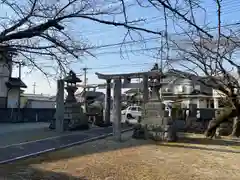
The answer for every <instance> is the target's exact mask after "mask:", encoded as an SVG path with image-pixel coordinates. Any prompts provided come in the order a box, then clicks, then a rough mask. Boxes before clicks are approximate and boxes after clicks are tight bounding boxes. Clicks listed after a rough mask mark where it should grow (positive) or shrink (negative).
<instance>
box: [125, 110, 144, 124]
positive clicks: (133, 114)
mask: <svg viewBox="0 0 240 180" xmlns="http://www.w3.org/2000/svg"><path fill="white" fill-rule="evenodd" d="M121 113H122V117H124V120H125V123H127V124H136V123H137V122H138V120H139V118H141V116H142V108H141V107H140V106H129V107H127V109H124V110H122V111H121Z"/></svg>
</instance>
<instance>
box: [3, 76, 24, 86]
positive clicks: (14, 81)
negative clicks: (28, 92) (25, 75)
mask: <svg viewBox="0 0 240 180" xmlns="http://www.w3.org/2000/svg"><path fill="white" fill-rule="evenodd" d="M6 85H7V86H8V87H9V88H12V87H21V88H27V85H26V84H25V83H24V82H23V81H22V80H21V79H19V78H13V77H10V78H9V80H8V82H6Z"/></svg>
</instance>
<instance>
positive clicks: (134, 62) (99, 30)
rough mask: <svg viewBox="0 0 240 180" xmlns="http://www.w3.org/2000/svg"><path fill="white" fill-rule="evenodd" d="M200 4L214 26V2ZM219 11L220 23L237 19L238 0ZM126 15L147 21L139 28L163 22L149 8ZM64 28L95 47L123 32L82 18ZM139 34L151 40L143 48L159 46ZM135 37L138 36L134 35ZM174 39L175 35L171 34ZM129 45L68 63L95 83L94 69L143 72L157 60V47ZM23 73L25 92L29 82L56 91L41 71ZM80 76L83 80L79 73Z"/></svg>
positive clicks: (41, 89)
mask: <svg viewBox="0 0 240 180" xmlns="http://www.w3.org/2000/svg"><path fill="white" fill-rule="evenodd" d="M204 6H205V7H207V11H208V17H207V18H206V21H207V23H208V24H209V25H210V26H211V27H214V26H216V24H217V16H216V5H215V4H214V1H213V0H205V1H204ZM222 12H223V13H222V24H233V23H236V22H238V19H239V15H240V13H239V12H240V1H238V0H228V1H225V2H223V10H222ZM128 14H129V17H130V18H131V19H139V18H146V19H147V20H146V23H145V24H144V25H143V27H148V28H152V29H155V30H163V29H164V21H163V20H162V18H163V17H161V15H160V14H159V12H157V11H154V10H153V9H140V8H139V7H138V8H134V7H132V8H131V9H130V10H129V12H128ZM196 21H197V22H199V23H200V24H201V23H202V22H203V21H204V19H203V14H202V13H200V12H199V13H198V15H196ZM68 28H69V30H70V31H71V33H73V34H74V36H75V37H79V38H83V39H85V40H87V41H88V43H89V44H91V45H96V46H99V45H105V44H114V43H120V42H122V40H123V37H124V35H125V33H126V29H124V28H116V27H112V26H107V25H102V24H98V23H93V22H90V21H84V20H81V19H78V20H75V22H74V24H71V26H70V27H68ZM168 31H169V33H170V34H171V33H174V31H175V30H174V29H173V26H172V25H171V24H170V23H169V28H168ZM142 35H143V36H144V38H146V39H149V38H153V39H152V40H149V41H147V43H146V44H145V45H146V47H144V48H145V49H149V48H150V49H151V48H155V47H159V46H160V44H161V38H160V37H159V38H155V37H156V36H153V35H151V34H147V33H142ZM173 36H174V35H173ZM135 38H136V39H139V38H138V37H137V36H136V35H135ZM174 38H179V37H177V36H174ZM128 40H129V39H128ZM130 45H131V46H128V47H127V51H128V53H127V54H126V53H125V54H124V56H123V57H122V56H121V53H120V46H112V47H107V48H100V49H97V50H94V51H92V52H91V53H93V54H94V55H95V57H92V56H84V57H79V61H78V62H77V63H74V64H71V68H72V70H73V71H74V72H76V73H77V74H83V71H82V68H84V67H87V68H89V69H88V71H87V79H88V81H87V83H88V84H98V83H104V81H101V80H99V79H98V78H97V76H96V75H95V72H100V73H105V74H111V73H128V72H139V71H147V70H149V69H150V68H151V67H152V66H153V64H154V63H155V62H158V63H159V62H160V60H159V58H158V59H157V58H156V56H157V52H158V51H157V50H151V51H143V50H141V49H142V48H143V44H142V43H134V44H133V43H132V44H130ZM131 49H133V50H134V53H132V52H129V51H130V50H131ZM125 50H126V49H125ZM158 57H159V56H158ZM27 72H28V69H27V68H26V67H24V68H23V69H22V80H23V81H24V82H25V83H26V85H27V86H28V88H27V89H26V91H25V93H33V84H34V83H36V87H35V91H36V93H37V94H41V93H42V94H49V95H55V94H56V81H55V80H52V79H48V80H47V79H46V78H45V77H44V76H43V74H42V73H41V72H37V71H34V72H32V73H27ZM13 76H16V77H17V76H18V69H17V68H15V69H14V71H13ZM80 78H81V79H83V77H82V76H81V77H80Z"/></svg>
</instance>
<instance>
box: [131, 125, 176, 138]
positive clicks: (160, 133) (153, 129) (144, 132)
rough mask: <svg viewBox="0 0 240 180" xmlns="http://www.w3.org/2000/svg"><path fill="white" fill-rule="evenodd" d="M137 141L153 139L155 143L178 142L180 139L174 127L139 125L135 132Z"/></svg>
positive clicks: (134, 135) (134, 136) (136, 126)
mask: <svg viewBox="0 0 240 180" xmlns="http://www.w3.org/2000/svg"><path fill="white" fill-rule="evenodd" d="M132 137H133V138H135V139H152V140H154V141H165V142H176V141H177V139H178V136H177V131H176V128H175V126H174V125H153V124H148V125H143V124H137V125H135V127H134V130H133V135H132Z"/></svg>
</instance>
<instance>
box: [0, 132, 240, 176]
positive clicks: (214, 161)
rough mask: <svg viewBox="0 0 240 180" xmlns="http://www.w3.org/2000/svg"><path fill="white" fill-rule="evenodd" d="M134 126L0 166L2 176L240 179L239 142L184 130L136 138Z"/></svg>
mask: <svg viewBox="0 0 240 180" xmlns="http://www.w3.org/2000/svg"><path fill="white" fill-rule="evenodd" d="M131 135H132V132H126V133H124V134H123V135H122V139H123V140H122V142H116V141H114V140H113V137H108V138H106V139H102V140H97V141H93V142H90V143H86V144H83V145H79V146H74V147H71V148H68V149H64V150H60V151H56V152H51V153H48V154H43V155H41V156H39V157H35V158H29V159H26V160H20V161H16V162H14V163H12V164H5V165H1V166H0V179H6V180H8V179H10V180H15V179H16V180H20V179H21V180H26V179H31V180H39V179H60V180H66V179H73V180H113V179H115V180H124V179H126V180H127V179H129V180H133V179H136V180H144V179H146V180H158V179H159V180H165V179H166V180H226V179H228V180H239V179H240V142H239V140H231V139H227V138H222V139H216V140H208V139H205V138H203V136H202V135H193V134H181V138H180V140H179V141H178V142H177V143H155V142H153V141H150V140H135V139H132V138H131Z"/></svg>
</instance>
